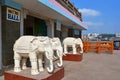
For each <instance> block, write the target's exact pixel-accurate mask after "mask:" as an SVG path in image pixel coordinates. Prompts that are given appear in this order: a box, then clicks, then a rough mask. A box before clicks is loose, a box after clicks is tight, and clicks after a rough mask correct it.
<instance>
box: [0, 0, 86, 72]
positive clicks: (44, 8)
mask: <svg viewBox="0 0 120 80" xmlns="http://www.w3.org/2000/svg"><path fill="white" fill-rule="evenodd" d="M0 16H1V17H0V70H2V69H3V68H6V66H9V65H12V64H13V55H14V54H13V44H14V42H15V40H16V39H18V38H19V37H20V36H22V35H35V36H49V37H51V38H52V37H59V38H60V39H61V41H62V40H63V39H64V38H65V37H68V36H70V37H81V31H82V30H85V29H86V26H85V25H84V24H83V22H82V16H81V13H79V12H78V10H77V9H76V8H75V7H74V5H73V4H72V3H71V2H70V1H69V0H0Z"/></svg>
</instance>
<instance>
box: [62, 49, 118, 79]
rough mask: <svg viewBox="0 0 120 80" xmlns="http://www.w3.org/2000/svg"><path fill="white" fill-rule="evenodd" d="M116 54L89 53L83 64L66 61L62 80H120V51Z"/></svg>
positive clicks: (84, 57) (85, 55)
mask: <svg viewBox="0 0 120 80" xmlns="http://www.w3.org/2000/svg"><path fill="white" fill-rule="evenodd" d="M114 53H115V54H113V55H111V54H109V53H101V54H96V53H87V54H84V56H83V61H82V62H68V61H65V62H64V63H65V77H64V78H63V79H62V80H120V51H115V52H114Z"/></svg>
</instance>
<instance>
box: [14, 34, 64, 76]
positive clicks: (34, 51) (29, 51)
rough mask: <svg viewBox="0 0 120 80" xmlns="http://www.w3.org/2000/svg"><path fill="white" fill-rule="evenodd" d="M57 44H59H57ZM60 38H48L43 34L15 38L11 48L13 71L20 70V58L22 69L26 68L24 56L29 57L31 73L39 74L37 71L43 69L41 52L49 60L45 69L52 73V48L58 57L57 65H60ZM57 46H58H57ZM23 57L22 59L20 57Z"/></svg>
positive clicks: (61, 52)
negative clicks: (12, 52) (12, 51)
mask: <svg viewBox="0 0 120 80" xmlns="http://www.w3.org/2000/svg"><path fill="white" fill-rule="evenodd" d="M58 45H59V46H58ZM60 46H61V44H60V40H59V39H58V38H55V39H54V38H53V39H49V37H44V36H39V37H35V36H22V37H20V38H19V39H18V40H16V42H15V44H14V47H13V50H14V64H15V65H14V71H15V72H20V71H21V65H20V61H21V60H22V69H26V58H28V57H29V58H30V62H31V74H32V75H36V74H39V71H43V65H42V57H43V54H44V55H45V56H46V58H47V59H48V60H49V65H48V66H47V71H48V72H49V73H52V72H53V71H54V68H53V57H54V53H53V50H56V51H57V55H58V57H59V59H60V63H58V66H59V67H61V66H62V65H63V63H62V54H63V51H62V47H60ZM57 47H58V48H57ZM22 58H23V59H22Z"/></svg>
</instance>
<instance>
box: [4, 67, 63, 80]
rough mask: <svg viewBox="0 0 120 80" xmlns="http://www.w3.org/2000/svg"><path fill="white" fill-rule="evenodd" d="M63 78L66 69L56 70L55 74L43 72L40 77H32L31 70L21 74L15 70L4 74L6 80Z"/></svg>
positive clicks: (53, 79) (54, 79)
mask: <svg viewBox="0 0 120 80" xmlns="http://www.w3.org/2000/svg"><path fill="white" fill-rule="evenodd" d="M63 77H64V67H62V68H57V69H55V71H54V73H53V74H49V73H48V72H47V71H43V72H40V73H39V74H38V75H31V72H30V68H28V69H26V70H23V71H21V72H19V73H16V72H14V71H13V70H10V71H6V72H5V73H4V80H61V79H62V78H63Z"/></svg>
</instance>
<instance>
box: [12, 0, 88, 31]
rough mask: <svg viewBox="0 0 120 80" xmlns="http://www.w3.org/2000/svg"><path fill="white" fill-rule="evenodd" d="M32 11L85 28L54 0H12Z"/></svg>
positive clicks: (63, 22)
mask: <svg viewBox="0 0 120 80" xmlns="http://www.w3.org/2000/svg"><path fill="white" fill-rule="evenodd" d="M13 1H15V2H17V3H19V4H21V5H22V7H23V8H25V9H28V10H29V11H32V12H34V13H37V14H39V15H42V16H45V17H46V18H51V19H53V20H59V21H61V23H62V24H63V25H66V26H73V27H74V28H78V29H82V30H85V29H87V28H86V25H85V24H84V23H83V22H81V21H80V20H79V19H78V18H77V17H76V16H74V15H73V14H72V13H70V12H69V11H68V10H67V9H65V8H64V7H63V6H61V5H60V4H59V3H58V2H56V1H55V0H29V2H28V0H13Z"/></svg>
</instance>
